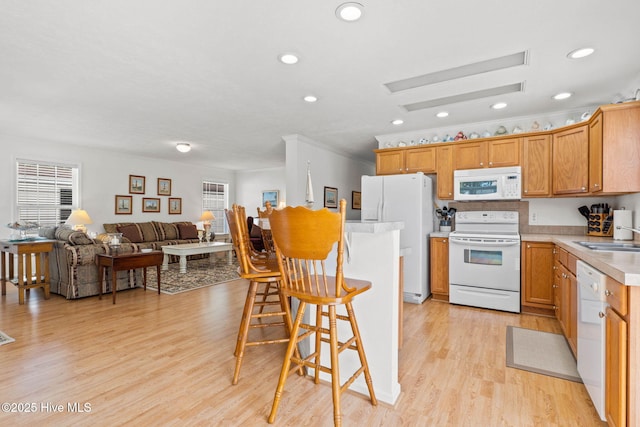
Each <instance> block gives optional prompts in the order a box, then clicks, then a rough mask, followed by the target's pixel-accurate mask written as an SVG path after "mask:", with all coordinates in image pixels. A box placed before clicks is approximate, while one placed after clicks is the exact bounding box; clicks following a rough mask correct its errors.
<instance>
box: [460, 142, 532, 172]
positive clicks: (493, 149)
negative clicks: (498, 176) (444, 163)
mask: <svg viewBox="0 0 640 427" xmlns="http://www.w3.org/2000/svg"><path fill="white" fill-rule="evenodd" d="M453 147H454V149H453V158H454V163H453V166H454V170H458V169H479V168H499V167H504V166H519V165H520V138H507V139H496V140H486V141H478V142H465V143H464V144H457V145H454V146H453Z"/></svg>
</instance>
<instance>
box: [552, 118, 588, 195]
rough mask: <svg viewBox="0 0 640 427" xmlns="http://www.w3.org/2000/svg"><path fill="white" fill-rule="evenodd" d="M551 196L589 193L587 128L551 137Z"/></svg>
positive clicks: (573, 129) (571, 130) (567, 131)
mask: <svg viewBox="0 0 640 427" xmlns="http://www.w3.org/2000/svg"><path fill="white" fill-rule="evenodd" d="M552 162H553V168H552V170H553V177H552V181H553V194H558V195H564V194H581V193H588V192H589V128H588V125H586V124H584V125H581V126H576V127H572V128H570V129H567V130H564V131H561V132H557V133H555V134H554V135H553V148H552Z"/></svg>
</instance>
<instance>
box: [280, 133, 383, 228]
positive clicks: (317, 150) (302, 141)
mask: <svg viewBox="0 0 640 427" xmlns="http://www.w3.org/2000/svg"><path fill="white" fill-rule="evenodd" d="M283 139H284V140H285V143H286V153H287V154H286V156H287V157H286V180H287V205H289V206H298V205H304V204H305V196H306V183H307V161H311V178H312V182H313V194H314V197H315V203H314V205H313V208H314V209H320V208H322V207H323V206H324V187H334V188H337V189H338V198H339V199H346V201H347V219H350V220H357V219H360V210H354V209H352V206H351V192H352V191H360V177H361V176H362V175H375V171H376V165H375V163H373V162H363V161H358V160H354V159H351V158H349V157H348V156H346V155H344V154H341V153H337V152H334V151H329V150H327V149H326V148H324V147H321V146H319V145H318V143H317V142H315V141H313V140H312V139H309V138H307V137H305V136H303V135H289V136H285V137H283Z"/></svg>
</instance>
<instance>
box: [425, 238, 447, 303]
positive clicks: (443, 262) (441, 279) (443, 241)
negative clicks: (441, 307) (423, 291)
mask: <svg viewBox="0 0 640 427" xmlns="http://www.w3.org/2000/svg"><path fill="white" fill-rule="evenodd" d="M429 241H430V246H431V293H432V294H433V298H434V299H439V300H445V301H448V300H449V239H448V238H446V237H431V238H430V239H429Z"/></svg>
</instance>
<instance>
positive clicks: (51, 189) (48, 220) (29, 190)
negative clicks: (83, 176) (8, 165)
mask: <svg viewBox="0 0 640 427" xmlns="http://www.w3.org/2000/svg"><path fill="white" fill-rule="evenodd" d="M16 183H17V191H16V199H17V200H16V202H17V203H16V206H17V216H18V217H17V219H18V220H19V221H29V222H36V223H38V224H40V225H41V226H56V225H60V224H62V223H63V222H64V221H65V220H66V219H67V218H68V217H69V215H70V214H71V209H73V208H74V206H76V205H77V203H75V202H76V198H77V194H78V167H77V166H72V165H61V164H53V163H43V162H37V161H30V160H18V161H17V162H16Z"/></svg>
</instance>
